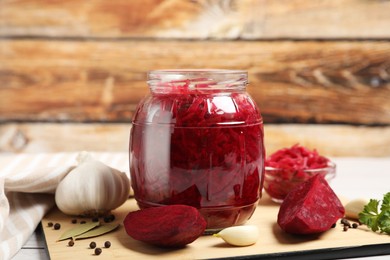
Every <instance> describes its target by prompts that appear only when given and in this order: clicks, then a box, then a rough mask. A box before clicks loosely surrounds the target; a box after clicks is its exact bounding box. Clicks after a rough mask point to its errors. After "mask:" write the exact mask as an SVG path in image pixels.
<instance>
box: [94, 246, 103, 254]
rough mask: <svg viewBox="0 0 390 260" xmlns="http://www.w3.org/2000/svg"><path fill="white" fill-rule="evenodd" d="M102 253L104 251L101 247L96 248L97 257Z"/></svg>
mask: <svg viewBox="0 0 390 260" xmlns="http://www.w3.org/2000/svg"><path fill="white" fill-rule="evenodd" d="M101 253H102V249H101V248H100V247H97V248H95V255H100V254H101Z"/></svg>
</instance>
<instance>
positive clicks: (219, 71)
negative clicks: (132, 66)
mask: <svg viewBox="0 0 390 260" xmlns="http://www.w3.org/2000/svg"><path fill="white" fill-rule="evenodd" d="M174 74H181V75H194V74H196V75H213V74H229V75H233V74H237V75H246V76H247V75H248V72H247V71H245V70H230V69H161V70H150V71H148V75H149V76H151V75H174Z"/></svg>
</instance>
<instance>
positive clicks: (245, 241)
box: [214, 225, 259, 246]
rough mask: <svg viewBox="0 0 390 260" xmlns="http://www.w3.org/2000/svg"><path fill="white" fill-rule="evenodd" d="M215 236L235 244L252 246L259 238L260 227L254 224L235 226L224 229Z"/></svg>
mask: <svg viewBox="0 0 390 260" xmlns="http://www.w3.org/2000/svg"><path fill="white" fill-rule="evenodd" d="M214 236H215V237H220V238H222V239H223V240H224V241H225V242H226V243H228V244H230V245H233V246H250V245H253V244H255V243H256V241H257V240H258V239H259V229H258V227H257V226H252V225H246V226H234V227H228V228H225V229H222V230H221V231H220V232H219V233H217V234H214Z"/></svg>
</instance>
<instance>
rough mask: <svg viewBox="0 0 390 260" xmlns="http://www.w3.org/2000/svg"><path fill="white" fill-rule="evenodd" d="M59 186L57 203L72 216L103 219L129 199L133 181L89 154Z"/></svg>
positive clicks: (84, 153)
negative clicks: (103, 216)
mask: <svg viewBox="0 0 390 260" xmlns="http://www.w3.org/2000/svg"><path fill="white" fill-rule="evenodd" d="M77 160H78V162H79V163H78V165H77V166H76V167H75V168H74V169H73V170H72V171H71V172H69V173H68V175H66V176H65V178H64V179H63V180H61V182H60V183H59V184H58V186H57V189H56V193H55V201H56V204H57V207H58V208H59V209H60V210H61V211H62V212H63V213H65V214H68V215H85V216H99V215H104V214H107V213H108V212H109V211H111V210H112V209H115V208H117V207H119V206H121V205H122V204H123V203H124V202H125V201H126V200H127V198H128V196H129V192H130V181H129V178H128V177H127V176H126V174H125V173H123V172H120V171H118V170H116V169H114V168H111V167H109V166H107V165H105V164H104V163H102V162H100V161H97V160H95V159H93V158H92V156H91V155H90V154H89V153H87V152H82V153H80V154H79V156H78V158H77Z"/></svg>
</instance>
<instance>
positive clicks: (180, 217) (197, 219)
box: [123, 205, 207, 247]
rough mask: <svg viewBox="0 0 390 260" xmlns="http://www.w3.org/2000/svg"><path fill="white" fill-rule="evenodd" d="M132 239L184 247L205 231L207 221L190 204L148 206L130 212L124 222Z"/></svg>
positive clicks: (158, 244)
mask: <svg viewBox="0 0 390 260" xmlns="http://www.w3.org/2000/svg"><path fill="white" fill-rule="evenodd" d="M123 224H124V226H125V230H126V232H127V234H128V235H129V236H131V237H132V238H134V239H136V240H139V241H142V242H145V243H149V244H152V245H156V246H162V247H183V246H185V245H187V244H189V243H192V242H193V241H194V240H195V239H197V238H198V237H199V236H201V235H202V234H203V232H204V231H205V229H206V225H207V222H206V221H205V220H204V218H203V216H202V215H201V214H200V213H199V211H198V210H197V209H196V208H194V207H191V206H187V205H169V206H161V207H152V208H146V209H142V210H138V211H133V212H130V213H128V214H127V216H126V218H125V219H124V221H123Z"/></svg>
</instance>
